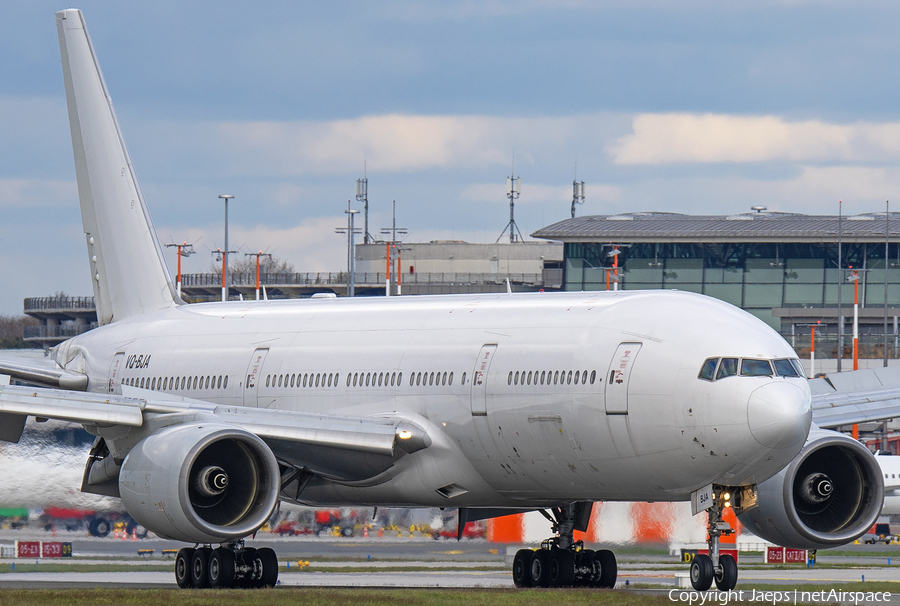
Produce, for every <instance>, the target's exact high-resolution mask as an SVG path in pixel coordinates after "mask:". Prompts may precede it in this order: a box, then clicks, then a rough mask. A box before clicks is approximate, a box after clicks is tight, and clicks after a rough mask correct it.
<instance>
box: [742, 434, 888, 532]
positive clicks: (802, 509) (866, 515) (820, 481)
mask: <svg viewBox="0 0 900 606" xmlns="http://www.w3.org/2000/svg"><path fill="white" fill-rule="evenodd" d="M758 489H759V492H758V500H757V503H758V505H759V506H758V507H755V508H753V509H751V510H749V511H747V512H746V513H743V514H741V515H740V516H739V519H740V521H741V523H742V524H744V525H745V526H746V527H747V528H748V529H749V530H750V531H751V532H753V533H754V534H756V535H757V536H759V537H761V538H763V539H765V540H767V541H771V542H772V543H775V544H777V545H781V546H783V547H792V548H795V549H826V548H828V547H835V546H838V545H843V544H845V543H849V542H851V541H854V540H855V539H857V538H858V537H860V536H861V535H863V534H864V533H866V532H867V531H868V530H869V529H870V528H871V527H872V524H874V523H875V520H876V519H877V518H878V515H879V514H880V512H881V504H882V501H883V499H884V480H883V478H882V476H881V468H880V467H879V466H878V462H877V461H876V460H875V457H874V456H872V453H870V452H869V450H868V449H867V448H866V447H864V446H863V445H862V444H860V443H859V442H857V441H856V440H854V439H852V438H850V437H848V436H845V435H843V434H840V433H836V432H834V431H827V430H823V429H819V428H817V427H813V429H812V431H810V432H809V437H808V438H807V440H806V444H805V445H804V446H803V449H802V450H801V451H800V454H798V455H797V456H796V457H795V458H794V460H793V461H791V463H790V464H789V465H788V466H787V467H785V468H784V469H782V470H781V472H779V473H778V474H777V475H776V476H774V477H772V478H770V479H768V480H766V481H765V482H763V483H762V484H760V485H759V486H758Z"/></svg>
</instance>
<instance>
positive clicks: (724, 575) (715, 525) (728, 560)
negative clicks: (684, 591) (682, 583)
mask: <svg viewBox="0 0 900 606" xmlns="http://www.w3.org/2000/svg"><path fill="white" fill-rule="evenodd" d="M730 497H731V495H730V494H729V493H728V492H727V490H723V489H719V490H717V491H716V493H715V494H714V496H713V506H712V507H710V508H709V509H708V510H707V515H708V516H709V523H708V524H707V526H706V532H707V534H708V535H709V541H708V543H709V555H706V554H703V553H701V554H697V555H695V556H694V559H693V560H691V585H692V586H693V588H694V589H696V590H697V591H706V590H708V589H709V588H710V587H711V586H712V583H713V581H715V582H716V587H717V588H718V589H719V591H731V590H732V589H734V586H735V585H737V579H738V568H737V562H736V561H735V559H734V558H733V557H732V556H731V555H729V554H727V553H726V554H722V555H720V554H719V537H721V536H728V535H730V534H733V533H734V529H733V528H732V527H731V525H730V524H729V523H728V522H726V521H724V520H723V519H722V512H723V511H724V509H725V507H726V502H727V501H728V500H729V499H730Z"/></svg>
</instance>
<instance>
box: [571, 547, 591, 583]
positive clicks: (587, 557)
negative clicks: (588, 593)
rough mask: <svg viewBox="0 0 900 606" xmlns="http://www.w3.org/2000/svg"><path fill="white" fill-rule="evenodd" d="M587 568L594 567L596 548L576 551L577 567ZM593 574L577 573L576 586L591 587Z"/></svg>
mask: <svg viewBox="0 0 900 606" xmlns="http://www.w3.org/2000/svg"><path fill="white" fill-rule="evenodd" d="M584 568H587V569H589V570H593V569H594V550H593V549H582V550H581V551H576V552H575V569H576V570H581V569H584ZM591 578H592V574H577V575H575V581H574V583H573V584H574V585H575V587H589V586H590V585H591Z"/></svg>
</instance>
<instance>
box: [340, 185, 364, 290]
mask: <svg viewBox="0 0 900 606" xmlns="http://www.w3.org/2000/svg"><path fill="white" fill-rule="evenodd" d="M344 213H345V214H346V215H347V227H338V228H336V229H335V230H334V232H335V233H337V234H347V296H348V297H352V296H354V294H355V292H354V291H355V286H356V284H355V276H354V272H355V271H356V260H355V258H354V257H355V255H354V251H353V236H354V235H355V234H358V233H359V228H357V227H354V226H353V223H354V221H353V219H354V215H356V214H359V211H358V210H352V209H351V208H350V200H347V210H345V211H344Z"/></svg>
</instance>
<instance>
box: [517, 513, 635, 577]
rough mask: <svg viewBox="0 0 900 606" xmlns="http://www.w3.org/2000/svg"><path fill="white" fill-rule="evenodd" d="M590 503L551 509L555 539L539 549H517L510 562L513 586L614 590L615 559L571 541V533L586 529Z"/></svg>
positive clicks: (609, 553) (542, 544) (543, 544)
mask: <svg viewBox="0 0 900 606" xmlns="http://www.w3.org/2000/svg"><path fill="white" fill-rule="evenodd" d="M592 505H593V503H584V502H579V503H570V504H568V505H565V506H563V507H554V508H553V510H552V513H553V515H552V517H551V515H550V514H548V513H547V512H545V511H541V513H542V514H543V515H544V517H546V518H547V519H548V520H550V522H551V524H552V526H551V530H552V531H553V532H555V533H557V536H555V537H552V538H549V539H546V540H544V541H543V542H542V543H541V548H540V549H537V550H533V549H520V550H519V551H518V552H517V553H516V557H515V560H513V583H515V585H516V587H607V588H611V587H615V585H616V575H617V568H616V556H615V555H613V552H611V551H609V550H608V549H601V550H599V551H593V550H591V549H585V548H584V544H583V543H582V542H581V541H574V540H573V539H574V537H573V534H574V531H575V530H581V531H584V530H587V523H588V520H590V517H591V506H592Z"/></svg>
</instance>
